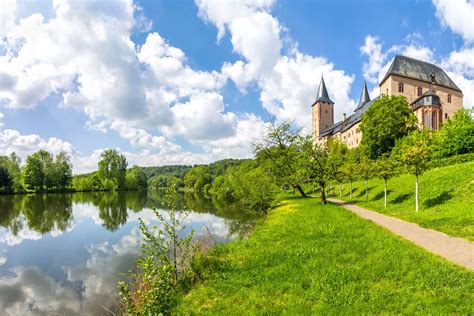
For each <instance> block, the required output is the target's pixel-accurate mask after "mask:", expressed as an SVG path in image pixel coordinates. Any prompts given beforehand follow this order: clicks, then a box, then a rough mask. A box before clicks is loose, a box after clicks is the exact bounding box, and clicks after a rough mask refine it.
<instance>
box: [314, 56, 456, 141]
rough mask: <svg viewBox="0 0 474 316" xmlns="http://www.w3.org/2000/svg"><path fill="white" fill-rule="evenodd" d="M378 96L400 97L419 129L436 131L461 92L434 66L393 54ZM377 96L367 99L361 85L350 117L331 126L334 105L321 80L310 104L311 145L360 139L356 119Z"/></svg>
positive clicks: (450, 114) (453, 108)
mask: <svg viewBox="0 0 474 316" xmlns="http://www.w3.org/2000/svg"><path fill="white" fill-rule="evenodd" d="M379 87H380V93H381V94H382V95H401V96H404V97H405V98H406V99H407V101H408V103H409V104H410V107H411V109H412V111H413V112H414V113H415V116H416V118H417V119H418V125H419V126H420V128H428V129H433V130H437V129H439V128H440V126H441V124H442V123H443V122H444V121H445V120H447V119H448V118H449V117H452V115H453V114H454V112H456V111H457V110H459V109H461V108H462V106H463V94H462V91H461V89H459V87H458V86H457V85H456V84H455V83H454V82H453V81H452V80H451V78H449V76H448V75H447V74H446V73H445V72H444V70H443V69H441V68H439V67H438V66H436V65H433V64H430V63H427V62H424V61H421V60H417V59H414V58H410V57H406V56H401V55H397V56H395V58H394V59H393V61H392V64H391V65H390V68H389V69H388V71H387V73H386V75H385V76H384V78H383V79H382V81H381V82H380V84H379ZM378 98H379V97H376V98H374V99H372V100H371V99H370V96H369V92H368V90H367V85H366V84H365V82H364V86H363V88H362V92H361V96H360V99H359V103H358V104H357V106H356V108H355V110H354V113H352V114H351V115H350V116H348V117H347V116H346V115H345V114H344V116H343V120H342V121H339V122H336V123H334V106H335V104H334V102H333V101H332V100H331V99H330V97H329V93H328V91H327V88H326V84H325V83H324V79H323V78H321V83H320V85H319V89H318V95H317V98H316V100H315V101H314V103H313V104H312V106H311V108H312V131H313V139H314V141H315V142H326V141H327V140H329V139H331V138H335V139H339V140H340V141H341V142H343V143H345V144H346V145H347V146H348V147H349V148H354V147H357V146H358V145H359V144H360V142H361V140H362V132H361V130H360V120H361V117H362V115H363V114H364V113H365V111H366V110H367V109H368V108H369V107H370V105H371V104H372V103H373V102H374V101H375V100H377V99H378Z"/></svg>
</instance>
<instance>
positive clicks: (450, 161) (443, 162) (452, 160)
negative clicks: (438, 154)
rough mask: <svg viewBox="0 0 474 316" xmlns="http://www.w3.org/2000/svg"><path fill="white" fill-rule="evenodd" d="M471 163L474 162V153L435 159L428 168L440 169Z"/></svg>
mask: <svg viewBox="0 0 474 316" xmlns="http://www.w3.org/2000/svg"><path fill="white" fill-rule="evenodd" d="M470 161H474V153H469V154H463V155H455V156H451V157H448V158H440V159H434V160H431V161H430V162H429V163H428V167H429V168H430V169H433V168H440V167H446V166H450V165H456V164H460V163H465V162H470Z"/></svg>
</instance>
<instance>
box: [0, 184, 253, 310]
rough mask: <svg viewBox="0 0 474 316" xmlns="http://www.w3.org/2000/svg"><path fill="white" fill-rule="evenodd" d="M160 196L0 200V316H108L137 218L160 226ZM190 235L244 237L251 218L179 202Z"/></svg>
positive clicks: (130, 256)
mask: <svg viewBox="0 0 474 316" xmlns="http://www.w3.org/2000/svg"><path fill="white" fill-rule="evenodd" d="M163 196H164V194H163V192H161V191H149V192H138V191H134V192H95V193H70V194H37V195H11V196H0V310H1V311H2V315H4V314H6V315H10V314H11V315H30V314H35V315H45V314H47V315H50V314H61V315H78V314H80V315H107V314H110V313H109V312H108V311H109V310H110V311H115V310H116V307H117V303H118V298H117V282H118V281H119V279H120V275H119V274H120V273H122V272H126V271H128V270H129V269H130V268H131V267H132V266H133V263H134V261H135V258H136V255H137V253H138V251H139V241H140V231H139V223H138V219H139V218H141V219H143V221H144V222H145V223H146V224H147V225H154V224H158V223H157V218H156V216H155V215H154V213H153V211H152V209H157V210H159V211H161V212H162V211H163V209H165V207H164V205H163V204H164V203H163ZM179 205H180V209H187V210H188V211H189V216H188V217H187V219H186V221H185V223H186V226H187V230H188V231H189V230H191V229H194V230H195V232H196V235H197V236H199V235H202V234H204V233H205V232H207V231H210V232H211V233H212V238H213V239H214V240H215V241H216V242H226V241H228V240H230V239H233V238H236V237H237V236H242V235H245V234H246V233H248V231H249V230H250V229H251V227H252V223H253V222H254V218H252V217H249V216H248V215H245V214H244V212H242V211H241V210H240V209H239V208H237V207H234V206H230V205H220V204H218V203H216V202H213V201H212V200H211V199H209V198H206V197H205V196H203V195H196V194H193V193H190V194H183V195H180V198H179Z"/></svg>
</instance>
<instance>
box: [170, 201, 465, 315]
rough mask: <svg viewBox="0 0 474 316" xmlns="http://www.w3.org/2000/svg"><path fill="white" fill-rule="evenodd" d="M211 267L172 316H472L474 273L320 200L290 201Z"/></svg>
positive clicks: (220, 252) (222, 250) (221, 251)
mask: <svg viewBox="0 0 474 316" xmlns="http://www.w3.org/2000/svg"><path fill="white" fill-rule="evenodd" d="M206 266H207V267H208V269H207V271H206V274H205V276H206V277H205V278H204V280H203V281H202V282H201V283H200V284H199V286H197V287H194V288H193V289H192V290H191V292H189V293H187V294H186V295H185V296H183V298H182V300H181V301H180V303H179V306H177V308H176V309H174V310H173V313H174V314H176V315H202V314H206V315H215V314H219V315H226V314H235V315H254V314H257V315H274V314H276V315H278V314H282V313H283V314H288V315H313V314H316V315H319V314H323V315H346V314H351V315H352V314H417V313H426V314H457V313H460V314H463V313H464V314H469V313H471V311H472V305H473V302H474V294H473V293H474V278H473V275H472V272H470V271H467V270H465V269H462V268H460V267H458V266H455V265H454V264H451V263H449V262H447V261H446V260H443V259H442V258H440V257H438V256H435V255H432V254H430V253H428V252H427V251H424V250H422V249H420V248H419V247H417V246H415V245H413V244H412V243H410V242H408V241H405V240H403V239H401V238H399V237H397V236H394V235H393V234H392V233H390V232H388V231H386V230H385V229H383V228H380V227H377V226H376V225H373V223H371V222H369V221H366V220H364V219H361V218H358V217H357V216H354V214H352V213H350V212H348V211H347V210H344V209H342V208H341V207H338V206H335V205H331V204H327V205H321V204H320V203H319V202H318V201H317V200H315V199H297V198H294V197H293V198H292V199H289V200H285V201H283V202H282V203H281V206H279V207H277V208H276V209H274V210H273V211H272V212H271V213H270V215H269V219H268V220H267V221H265V222H263V223H261V225H258V226H257V227H256V229H255V230H254V232H253V233H252V235H251V236H250V238H248V239H244V240H240V241H236V242H233V243H230V244H227V245H224V246H221V247H218V248H216V249H214V250H212V251H211V253H210V256H209V258H208V259H207V264H206ZM282 311H284V312H282Z"/></svg>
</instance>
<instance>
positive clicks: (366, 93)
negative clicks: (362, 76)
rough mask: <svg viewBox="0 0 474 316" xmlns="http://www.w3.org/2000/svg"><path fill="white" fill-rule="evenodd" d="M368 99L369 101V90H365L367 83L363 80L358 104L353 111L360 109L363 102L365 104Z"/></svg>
mask: <svg viewBox="0 0 474 316" xmlns="http://www.w3.org/2000/svg"><path fill="white" fill-rule="evenodd" d="M369 101H370V96H369V91H368V90H367V84H366V83H365V81H364V86H363V87H362V92H361V93H360V98H359V104H357V107H356V109H355V111H357V110H358V109H360V108H361V107H362V106H363V105H364V104H366V103H367V102H369Z"/></svg>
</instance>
